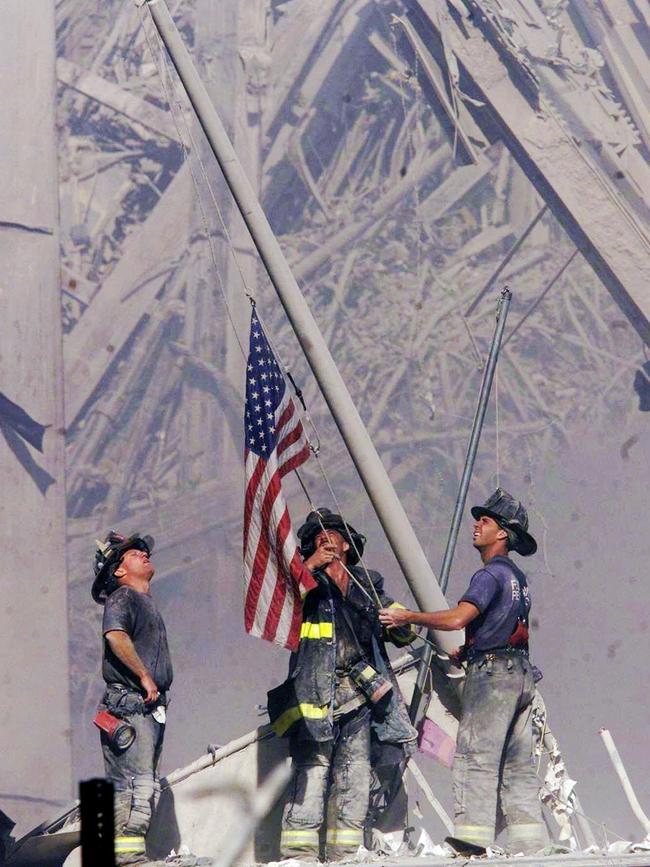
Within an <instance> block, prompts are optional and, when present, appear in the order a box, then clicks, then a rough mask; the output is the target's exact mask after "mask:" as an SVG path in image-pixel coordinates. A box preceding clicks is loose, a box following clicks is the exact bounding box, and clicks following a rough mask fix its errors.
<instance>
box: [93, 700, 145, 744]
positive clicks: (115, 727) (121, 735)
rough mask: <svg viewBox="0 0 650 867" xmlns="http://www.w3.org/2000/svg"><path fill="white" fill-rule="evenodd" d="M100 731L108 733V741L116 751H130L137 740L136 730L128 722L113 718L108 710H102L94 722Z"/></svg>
mask: <svg viewBox="0 0 650 867" xmlns="http://www.w3.org/2000/svg"><path fill="white" fill-rule="evenodd" d="M93 722H94V723H95V725H96V726H97V728H98V729H101V730H102V731H103V732H106V734H107V735H108V740H109V741H110V744H111V746H112V747H115V749H116V750H120V751H121V752H124V750H128V748H129V747H130V746H131V744H132V743H133V741H134V740H135V728H134V727H133V726H132V725H131V723H128V722H127V721H126V720H123V719H119V717H116V716H113V714H112V713H109V712H108V711H107V710H100V711H98V712H97V716H96V717H95V719H94V720H93Z"/></svg>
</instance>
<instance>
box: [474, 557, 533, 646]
mask: <svg viewBox="0 0 650 867" xmlns="http://www.w3.org/2000/svg"><path fill="white" fill-rule="evenodd" d="M459 601H460V602H471V603H472V605H475V606H476V607H477V608H478V610H479V611H480V612H481V613H480V614H479V616H478V617H477V618H476V619H475V620H472V621H471V623H469V624H468V626H467V629H466V636H467V645H468V647H471V648H473V650H475V651H478V650H497V649H501V648H504V647H506V646H507V645H508V640H509V638H510V636H511V635H512V634H513V632H514V631H515V629H516V628H517V621H518V620H519V619H527V618H528V614H529V612H530V605H531V600H530V593H529V590H528V584H527V582H526V576H525V575H524V573H523V572H522V571H521V569H519V567H518V566H517V565H516V563H513V562H512V560H511V559H510V558H509V557H493V558H492V559H491V560H490V561H489V562H488V563H486V564H485V566H483V567H482V568H481V569H479V570H478V572H475V573H474V575H473V576H472V580H471V581H470V585H469V588H468V589H467V592H466V593H464V594H463V595H462V596H461V598H460V600H459Z"/></svg>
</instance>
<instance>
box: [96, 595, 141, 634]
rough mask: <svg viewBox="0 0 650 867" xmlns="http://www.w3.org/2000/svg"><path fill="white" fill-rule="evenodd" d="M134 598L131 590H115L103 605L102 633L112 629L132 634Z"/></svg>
mask: <svg viewBox="0 0 650 867" xmlns="http://www.w3.org/2000/svg"><path fill="white" fill-rule="evenodd" d="M134 602H135V600H134V599H133V597H132V594H131V592H129V591H128V588H127V589H126V590H116V591H115V592H114V593H111V595H110V596H109V597H108V599H107V600H106V604H105V606H104V620H103V623H102V634H103V635H106V633H107V632H110V631H111V630H113V629H117V630H120V631H121V632H126V633H128V634H129V635H132V634H133V627H134V625H135V604H134Z"/></svg>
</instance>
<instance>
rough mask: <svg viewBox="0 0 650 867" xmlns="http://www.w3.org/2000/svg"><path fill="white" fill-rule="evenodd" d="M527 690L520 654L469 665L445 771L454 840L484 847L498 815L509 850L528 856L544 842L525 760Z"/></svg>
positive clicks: (528, 751)
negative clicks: (449, 768) (452, 754)
mask: <svg viewBox="0 0 650 867" xmlns="http://www.w3.org/2000/svg"><path fill="white" fill-rule="evenodd" d="M534 692H535V684H534V681H533V675H532V672H531V665H530V663H529V661H528V660H527V659H526V658H525V657H521V656H508V657H498V656H497V657H494V656H491V655H486V656H485V657H483V658H479V659H478V660H476V661H474V662H472V663H470V665H469V667H468V669H467V678H466V681H465V687H464V691H463V697H462V713H461V718H460V724H459V728H458V741H457V746H456V758H455V759H454V768H453V786H454V808H455V818H454V836H455V837H457V838H458V839H460V840H464V841H467V842H469V843H474V844H476V845H477V846H484V847H487V846H490V845H492V843H493V841H494V838H495V836H496V833H497V828H496V824H497V812H498V813H499V815H500V816H502V817H503V819H504V820H505V827H506V831H507V848H508V850H509V851H510V852H512V853H516V852H524V853H525V854H532V853H534V852H536V851H538V850H539V849H541V848H543V847H544V846H545V845H546V844H547V842H548V838H547V834H546V826H545V825H544V822H543V819H542V810H541V804H540V800H539V789H540V784H539V782H538V780H537V775H536V773H535V768H534V765H533V730H532V700H533V694H534Z"/></svg>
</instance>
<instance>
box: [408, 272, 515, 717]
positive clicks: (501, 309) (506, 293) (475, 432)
mask: <svg viewBox="0 0 650 867" xmlns="http://www.w3.org/2000/svg"><path fill="white" fill-rule="evenodd" d="M511 299H512V293H511V292H510V290H509V289H508V287H507V286H506V287H504V288H503V289H502V290H501V297H500V298H499V303H498V305H497V313H496V328H495V329H494V336H493V337H492V344H491V346H490V354H489V355H488V360H487V364H486V366H485V374H484V375H483V382H482V383H481V391H480V394H479V398H478V405H477V407H476V414H475V416H474V423H473V424H472V432H471V434H470V438H469V445H468V446H467V457H466V458H465V466H464V468H463V475H462V477H461V480H460V485H459V488H458V496H457V497H456V506H455V508H454V517H453V518H452V521H451V527H450V530H449V538H448V539H447V547H446V548H445V556H444V558H443V561H442V568H441V570H440V589H441V590H442V592H443V593H445V592H446V590H447V584H448V583H449V573H450V571H451V563H452V560H453V559H454V551H455V550H456V542H457V541H458V533H459V531H460V524H461V521H462V519H463V512H464V511H465V502H466V500H467V491H468V490H469V483H470V481H471V478H472V470H473V469H474V461H475V460H476V453H477V451H478V444H479V440H480V439H481V431H482V430H483V422H484V421H485V413H486V411H487V405H488V400H489V398H490V390H491V388H492V381H493V379H494V372H495V370H496V366H497V360H498V357H499V349H500V348H501V340H502V338H503V330H504V328H505V325H506V318H507V316H508V308H509V307H510V301H511ZM431 656H432V649H431V645H429V644H427V645H426V647H425V648H424V653H423V654H422V658H421V660H420V665H419V668H418V677H417V681H416V683H415V689H414V690H413V697H412V699H411V706H410V708H409V714H410V716H411V720H415V718H416V717H417V714H418V710H419V708H420V702H421V701H422V694H423V692H424V685H425V683H426V679H427V673H428V671H429V666H430V665H431Z"/></svg>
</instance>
